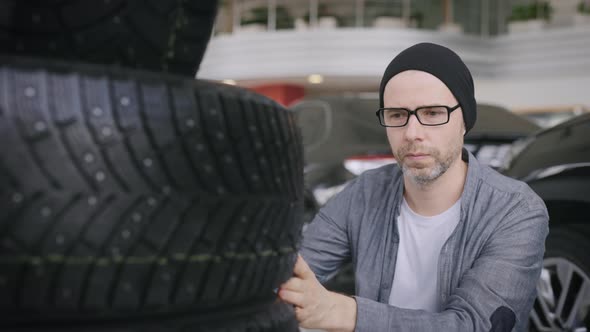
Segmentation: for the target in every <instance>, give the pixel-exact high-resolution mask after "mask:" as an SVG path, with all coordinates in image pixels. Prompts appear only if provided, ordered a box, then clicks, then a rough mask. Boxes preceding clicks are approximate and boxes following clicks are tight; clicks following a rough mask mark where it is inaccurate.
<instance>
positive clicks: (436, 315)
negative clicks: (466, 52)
mask: <svg viewBox="0 0 590 332" xmlns="http://www.w3.org/2000/svg"><path fill="white" fill-rule="evenodd" d="M380 103H381V105H380V106H381V108H380V109H379V111H378V112H377V114H378V117H379V121H380V123H381V125H383V126H385V127H386V131H387V137H388V140H389V143H390V145H391V148H392V151H393V154H394V156H395V158H396V160H397V165H388V166H384V167H381V168H378V169H376V170H372V171H368V172H366V173H364V174H363V175H361V176H360V177H358V178H357V179H355V181H353V182H351V183H350V184H349V185H348V186H347V187H346V188H345V190H343V191H342V192H341V193H340V194H339V195H337V196H336V197H334V198H333V199H332V200H331V201H330V202H328V204H326V206H325V207H324V208H322V210H320V212H319V213H318V215H317V216H316V217H315V219H314V220H313V221H312V223H311V224H310V225H309V227H308V228H307V230H306V232H305V234H304V240H303V243H302V247H301V251H300V254H301V256H300V257H299V258H298V261H297V263H296V265H295V269H294V277H293V278H291V279H290V280H289V281H287V282H286V283H285V284H283V285H282V286H281V289H280V290H279V297H280V298H281V299H282V300H284V301H286V302H288V303H291V304H293V305H294V306H295V313H296V315H297V318H298V320H299V322H300V324H301V326H302V327H307V328H319V329H325V330H334V331H336V330H337V331H352V330H356V331H412V332H419V331H511V330H515V331H521V330H523V329H524V328H525V327H526V325H527V320H528V314H529V311H530V310H531V307H532V304H533V301H534V298H535V295H536V291H535V286H536V283H537V280H538V278H539V275H540V271H541V265H542V258H543V253H544V242H545V237H546V236H547V233H548V219H549V218H548V214H547V210H546V207H545V205H544V203H543V201H542V200H541V199H540V198H539V197H538V196H537V195H536V194H535V193H534V192H533V191H532V190H531V189H530V188H529V187H528V186H527V185H526V184H524V183H522V182H519V181H516V180H513V179H509V178H507V177H505V176H502V175H500V174H499V173H497V172H495V171H494V170H492V169H490V168H488V167H486V166H484V165H481V164H479V162H478V161H477V160H476V159H475V158H474V156H473V155H472V154H470V153H468V152H467V151H466V150H464V149H463V136H464V135H465V133H466V132H468V131H469V130H470V129H471V128H472V127H473V125H474V124H475V120H476V102H475V97H474V86H473V79H472V77H471V74H470V72H469V70H468V69H467V67H466V66H465V64H464V63H463V61H462V60H461V59H460V58H459V56H458V55H456V54H455V53H454V52H453V51H451V50H449V49H448V48H445V47H442V46H439V45H435V44H430V43H422V44H417V45H414V46H412V47H410V48H408V49H406V50H405V51H403V52H401V53H400V54H399V55H398V56H396V57H395V58H394V59H393V60H392V61H391V63H390V64H389V66H388V67H387V69H386V70H385V73H384V75H383V79H382V81H381V87H380ZM348 260H352V263H353V265H354V268H355V276H356V284H355V286H356V294H357V296H355V297H348V296H344V295H341V294H337V293H332V292H329V291H327V290H326V289H325V288H324V287H323V286H322V285H321V284H320V282H324V281H326V280H327V279H329V278H330V277H331V276H333V275H334V274H335V273H336V272H337V270H338V268H339V267H340V266H341V265H342V264H343V263H344V262H346V261H348ZM307 264H309V266H308V265H307Z"/></svg>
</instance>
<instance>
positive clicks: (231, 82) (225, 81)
mask: <svg viewBox="0 0 590 332" xmlns="http://www.w3.org/2000/svg"><path fill="white" fill-rule="evenodd" d="M221 82H222V83H225V84H229V85H236V81H234V80H222V81H221Z"/></svg>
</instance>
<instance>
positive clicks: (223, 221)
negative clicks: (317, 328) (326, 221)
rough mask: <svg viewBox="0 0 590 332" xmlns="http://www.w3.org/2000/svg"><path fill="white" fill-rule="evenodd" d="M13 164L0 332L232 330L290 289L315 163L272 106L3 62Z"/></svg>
mask: <svg viewBox="0 0 590 332" xmlns="http://www.w3.org/2000/svg"><path fill="white" fill-rule="evenodd" d="M0 155H2V159H0V330H1V329H2V325H6V324H8V325H11V326H17V325H19V324H20V325H31V324H41V325H43V326H46V325H47V326H49V325H50V324H59V322H66V321H67V322H68V324H70V323H72V322H78V323H79V324H85V323H88V322H96V321H106V320H109V321H112V320H118V319H125V320H131V321H134V320H137V321H141V320H145V319H147V318H157V317H160V316H162V317H164V316H166V315H178V314H179V313H184V314H186V315H189V316H191V317H194V319H193V320H197V321H198V320H199V319H201V318H202V319H206V318H207V317H210V316H211V315H212V314H213V313H219V312H221V313H225V312H228V313H229V314H228V315H230V314H231V313H232V312H234V311H235V310H237V309H234V308H238V309H239V310H243V308H244V306H246V307H256V306H257V305H265V304H267V303H270V302H272V301H274V299H276V295H275V293H274V292H273V291H274V289H275V288H277V287H278V286H279V285H280V284H281V283H282V282H284V281H286V280H287V279H288V278H289V277H290V276H291V275H292V267H293V264H294V262H295V259H296V253H297V246H298V243H299V239H300V234H301V231H300V229H301V220H302V213H303V179H302V177H303V174H302V169H303V167H302V157H301V156H302V148H301V142H300V135H299V132H298V130H297V128H296V126H295V122H294V119H293V116H292V113H291V112H290V111H288V110H287V109H285V108H284V107H282V106H280V105H278V104H277V103H275V102H272V101H270V100H269V99H267V98H265V97H262V96H259V95H257V94H255V93H252V92H249V91H246V90H244V89H240V88H237V87H233V86H228V85H224V84H214V83H210V82H203V81H195V80H192V79H182V78H179V77H175V76H172V75H162V74H155V73H149V72H141V71H133V70H120V69H117V68H114V69H113V68H110V67H103V66H92V65H86V66H72V65H71V64H64V63H53V64H48V63H47V62H46V61H44V60H35V59H28V60H20V59H13V58H3V59H2V65H0ZM203 313H205V314H203ZM201 314H202V315H201ZM222 316H223V315H222ZM199 317H201V318H199Z"/></svg>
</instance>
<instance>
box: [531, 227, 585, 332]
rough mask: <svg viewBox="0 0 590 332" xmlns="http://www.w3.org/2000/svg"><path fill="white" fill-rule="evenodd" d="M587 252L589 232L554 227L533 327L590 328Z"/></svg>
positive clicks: (547, 244)
mask: <svg viewBox="0 0 590 332" xmlns="http://www.w3.org/2000/svg"><path fill="white" fill-rule="evenodd" d="M588 252H590V243H588V238H587V235H586V234H583V233H582V232H580V230H579V229H578V228H574V227H569V226H567V225H566V226H560V227H554V228H552V229H551V231H550V233H549V236H548V237H547V241H546V251H545V257H544V259H543V270H542V272H541V278H540V280H539V284H538V286H537V293H538V296H537V299H536V300H535V304H534V306H533V311H532V313H531V322H530V329H531V331H574V330H576V331H577V329H579V328H586V329H590V256H589V255H588ZM560 308H561V309H560Z"/></svg>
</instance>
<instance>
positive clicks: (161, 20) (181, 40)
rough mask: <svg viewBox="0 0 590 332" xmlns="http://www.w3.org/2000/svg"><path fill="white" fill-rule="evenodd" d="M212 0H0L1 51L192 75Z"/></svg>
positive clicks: (208, 33)
mask: <svg viewBox="0 0 590 332" xmlns="http://www.w3.org/2000/svg"><path fill="white" fill-rule="evenodd" d="M216 12H217V1H215V0H207V1H193V0H92V1H86V0H65V1H64V0H43V1H39V0H3V1H0V13H1V15H0V45H2V53H3V54H12V55H19V56H23V55H24V56H35V57H37V56H40V57H44V58H53V59H59V60H70V61H83V62H90V63H97V64H109V65H113V64H120V65H122V66H124V67H130V68H137V69H149V70H154V71H168V72H173V73H176V74H181V75H189V76H194V74H195V73H196V71H197V69H198V67H199V64H200V62H201V59H202V57H203V54H204V52H205V47H206V45H207V42H208V41H209V38H210V36H211V30H212V27H213V21H214V19H215V15H216Z"/></svg>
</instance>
